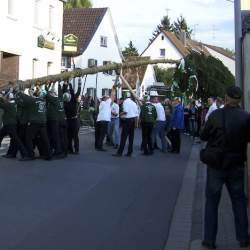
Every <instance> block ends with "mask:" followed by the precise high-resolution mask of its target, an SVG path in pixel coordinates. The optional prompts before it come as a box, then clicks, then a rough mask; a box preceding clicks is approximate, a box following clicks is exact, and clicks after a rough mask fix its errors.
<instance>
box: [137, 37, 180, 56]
mask: <svg viewBox="0 0 250 250" xmlns="http://www.w3.org/2000/svg"><path fill="white" fill-rule="evenodd" d="M162 36H163V37H164V40H162ZM160 49H165V51H166V54H165V57H162V56H160ZM142 56H149V57H150V58H151V59H166V58H169V59H173V60H180V59H181V58H182V57H183V56H182V55H181V53H180V52H179V51H178V50H177V49H176V47H175V46H174V45H173V44H172V43H171V42H170V41H169V39H168V38H167V37H166V36H165V35H164V34H163V33H161V34H160V35H159V36H158V37H157V38H156V39H155V40H154V42H153V43H152V44H151V45H150V46H149V47H148V48H147V50H146V51H144V52H143V54H142Z"/></svg>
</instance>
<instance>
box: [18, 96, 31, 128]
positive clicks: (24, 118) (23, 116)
mask: <svg viewBox="0 0 250 250" xmlns="http://www.w3.org/2000/svg"><path fill="white" fill-rule="evenodd" d="M16 103H17V121H18V122H19V123H20V124H22V125H24V124H27V123H28V121H29V112H28V106H25V105H24V101H23V99H22V98H20V97H17V98H16Z"/></svg>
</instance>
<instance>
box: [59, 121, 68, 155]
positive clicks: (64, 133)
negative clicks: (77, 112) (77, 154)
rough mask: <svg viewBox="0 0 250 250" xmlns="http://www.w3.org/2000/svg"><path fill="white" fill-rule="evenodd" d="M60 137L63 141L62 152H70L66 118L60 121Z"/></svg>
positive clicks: (61, 141)
mask: <svg viewBox="0 0 250 250" xmlns="http://www.w3.org/2000/svg"><path fill="white" fill-rule="evenodd" d="M59 138H60V143H61V148H62V152H63V153H64V154H65V155H67V154H68V131H67V122H66V120H61V121H59Z"/></svg>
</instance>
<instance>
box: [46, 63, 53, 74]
mask: <svg viewBox="0 0 250 250" xmlns="http://www.w3.org/2000/svg"><path fill="white" fill-rule="evenodd" d="M52 64H53V63H52V62H48V63H47V75H48V76H49V75H51V74H52V72H51V69H52Z"/></svg>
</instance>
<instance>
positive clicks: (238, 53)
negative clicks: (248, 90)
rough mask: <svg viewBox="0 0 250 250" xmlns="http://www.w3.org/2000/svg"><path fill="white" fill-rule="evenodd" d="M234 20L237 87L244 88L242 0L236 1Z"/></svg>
mask: <svg viewBox="0 0 250 250" xmlns="http://www.w3.org/2000/svg"><path fill="white" fill-rule="evenodd" d="M234 19H235V22H234V23H235V57H236V61H235V77H236V86H238V87H240V88H242V87H243V81H242V47H241V39H242V23H241V0H234Z"/></svg>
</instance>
